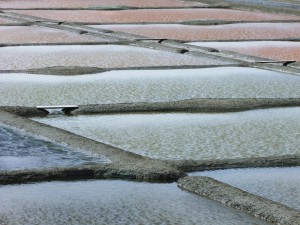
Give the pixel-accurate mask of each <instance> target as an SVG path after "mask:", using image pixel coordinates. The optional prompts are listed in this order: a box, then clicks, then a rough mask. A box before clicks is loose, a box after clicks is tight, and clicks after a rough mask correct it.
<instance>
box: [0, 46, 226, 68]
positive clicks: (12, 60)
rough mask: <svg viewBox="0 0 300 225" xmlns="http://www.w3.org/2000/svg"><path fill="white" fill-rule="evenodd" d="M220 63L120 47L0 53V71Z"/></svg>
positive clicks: (20, 48)
mask: <svg viewBox="0 0 300 225" xmlns="http://www.w3.org/2000/svg"><path fill="white" fill-rule="evenodd" d="M224 63H225V62H224V61H221V60H214V59H211V58H204V57H203V58H199V57H193V56H188V55H182V54H178V53H172V52H166V51H158V50H153V49H147V48H139V47H133V46H123V45H58V46H18V47H5V48H3V49H1V54H0V70H26V69H34V68H45V67H56V66H61V67H67V66H81V67H100V68H128V67H143V66H144V67H146V66H175V65H214V64H217V65H218V64H224ZM226 64H228V63H226Z"/></svg>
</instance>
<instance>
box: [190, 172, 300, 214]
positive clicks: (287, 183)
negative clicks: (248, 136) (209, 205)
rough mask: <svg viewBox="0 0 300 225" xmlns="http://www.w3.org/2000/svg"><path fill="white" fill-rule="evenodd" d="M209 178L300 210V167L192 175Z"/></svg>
mask: <svg viewBox="0 0 300 225" xmlns="http://www.w3.org/2000/svg"><path fill="white" fill-rule="evenodd" d="M191 175H194V176H195V175H200V176H208V177H212V178H214V179H217V180H220V181H222V182H225V183H228V184H230V185H233V186H235V187H237V188H240V189H242V190H245V191H248V192H250V193H253V194H256V195H260V196H262V197H265V198H268V199H271V200H273V201H277V202H280V203H282V204H285V205H288V206H290V207H292V208H295V209H298V210H300V189H299V186H300V167H292V168H261V169H258V168H257V169H229V170H216V171H205V172H197V173H191Z"/></svg>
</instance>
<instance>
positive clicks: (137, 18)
mask: <svg viewBox="0 0 300 225" xmlns="http://www.w3.org/2000/svg"><path fill="white" fill-rule="evenodd" d="M12 12H14V13H19V14H25V15H30V16H36V17H42V18H47V19H52V20H59V21H68V22H84V23H141V22H148V23H150V22H152V23H153V22H160V23H164V22H177V21H186V20H224V21H264V20H296V19H300V17H299V16H288V15H276V14H270V13H259V12H251V11H241V10H231V9H140V10H121V11H90V10H82V11H80V14H78V11H76V10H74V11H71V10H48V11H47V10H21V11H20V10H17V11H12Z"/></svg>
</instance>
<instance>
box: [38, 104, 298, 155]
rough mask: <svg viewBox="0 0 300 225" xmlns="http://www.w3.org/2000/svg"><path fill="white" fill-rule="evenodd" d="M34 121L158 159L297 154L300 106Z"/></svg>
mask: <svg viewBox="0 0 300 225" xmlns="http://www.w3.org/2000/svg"><path fill="white" fill-rule="evenodd" d="M35 120H37V121H40V122H42V123H46V124H50V125H52V126H55V127H60V128H63V129H66V130H69V131H71V132H75V133H77V134H80V135H83V136H86V137H89V138H92V139H95V140H98V141H101V142H104V143H109V144H111V145H114V146H118V147H120V148H123V149H125V150H128V151H131V152H135V153H137V154H141V155H145V156H149V157H152V158H158V159H168V160H174V159H228V158H244V157H260V156H278V155H287V154H290V155H293V154H299V153H300V149H299V146H300V138H299V137H300V108H279V109H265V110H253V111H245V112H236V113H194V114H193V113H165V114H160V113H158V114H115V115H92V116H88V115H82V116H76V117H75V116H74V117H60V118H56V117H48V118H36V119H35Z"/></svg>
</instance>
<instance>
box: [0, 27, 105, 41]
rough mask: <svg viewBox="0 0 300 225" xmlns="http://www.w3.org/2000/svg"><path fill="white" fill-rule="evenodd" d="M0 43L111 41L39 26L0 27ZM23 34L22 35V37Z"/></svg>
mask: <svg viewBox="0 0 300 225" xmlns="http://www.w3.org/2000/svg"><path fill="white" fill-rule="evenodd" d="M0 34H1V35H0V43H5V44H22V43H24V44H26V43H72V42H73V43H74V42H75V43H77V42H109V41H110V40H109V39H104V38H100V37H94V36H89V35H80V34H77V33H72V32H67V31H62V30H58V29H51V28H45V27H38V26H29V27H27V26H0ZM20 34H22V35H20Z"/></svg>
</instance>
